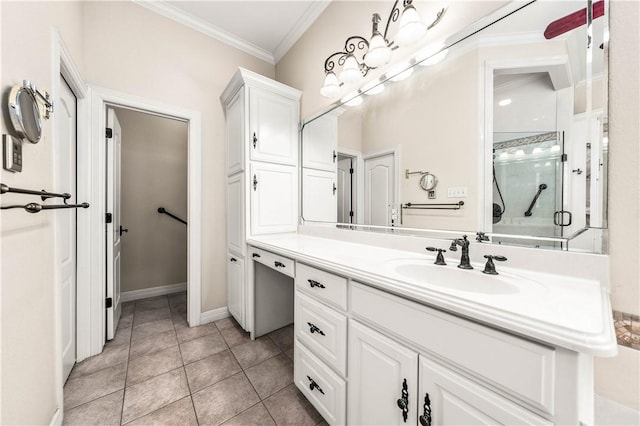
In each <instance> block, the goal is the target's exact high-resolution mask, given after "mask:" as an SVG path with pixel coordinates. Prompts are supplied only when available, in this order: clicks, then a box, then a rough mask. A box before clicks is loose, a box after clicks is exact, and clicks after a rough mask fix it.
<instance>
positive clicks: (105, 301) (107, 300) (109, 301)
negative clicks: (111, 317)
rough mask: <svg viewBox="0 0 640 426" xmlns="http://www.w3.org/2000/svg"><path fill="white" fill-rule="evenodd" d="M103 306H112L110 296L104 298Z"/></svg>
mask: <svg viewBox="0 0 640 426" xmlns="http://www.w3.org/2000/svg"><path fill="white" fill-rule="evenodd" d="M104 306H105V307H106V308H107V309H108V308H111V307H113V299H112V298H111V297H107V298H106V299H105V300H104Z"/></svg>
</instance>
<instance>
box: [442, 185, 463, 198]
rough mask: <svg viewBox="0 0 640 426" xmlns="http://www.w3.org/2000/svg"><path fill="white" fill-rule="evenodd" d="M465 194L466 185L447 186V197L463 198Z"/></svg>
mask: <svg viewBox="0 0 640 426" xmlns="http://www.w3.org/2000/svg"><path fill="white" fill-rule="evenodd" d="M466 196H467V187H466V186H456V187H454V188H447V197H448V198H463V197H466Z"/></svg>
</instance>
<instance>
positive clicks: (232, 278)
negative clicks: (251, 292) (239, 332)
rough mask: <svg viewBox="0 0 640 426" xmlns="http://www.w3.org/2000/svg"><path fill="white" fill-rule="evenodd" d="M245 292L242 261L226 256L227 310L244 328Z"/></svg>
mask: <svg viewBox="0 0 640 426" xmlns="http://www.w3.org/2000/svg"><path fill="white" fill-rule="evenodd" d="M244 306H245V292H244V260H243V259H241V258H240V257H239V256H236V255H234V254H231V253H228V254H227V309H229V313H230V314H231V315H232V316H233V317H234V318H235V319H236V321H238V324H240V326H241V327H242V328H245V325H246V324H245V318H244Z"/></svg>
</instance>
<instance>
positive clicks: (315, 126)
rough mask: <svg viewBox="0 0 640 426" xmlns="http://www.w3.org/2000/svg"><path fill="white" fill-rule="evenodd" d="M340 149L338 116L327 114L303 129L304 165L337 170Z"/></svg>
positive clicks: (330, 170) (312, 167)
mask: <svg viewBox="0 0 640 426" xmlns="http://www.w3.org/2000/svg"><path fill="white" fill-rule="evenodd" d="M337 149H338V117H336V116H335V115H332V114H325V115H323V116H322V117H320V118H317V119H315V120H313V121H312V122H310V123H308V124H306V125H305V126H304V128H303V129H302V167H308V168H311V169H318V170H326V171H329V172H332V171H335V169H336V160H337V155H338V152H337Z"/></svg>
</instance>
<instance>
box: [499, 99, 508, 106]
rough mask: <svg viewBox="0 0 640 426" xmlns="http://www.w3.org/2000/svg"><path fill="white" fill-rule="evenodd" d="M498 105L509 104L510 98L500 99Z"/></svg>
mask: <svg viewBox="0 0 640 426" xmlns="http://www.w3.org/2000/svg"><path fill="white" fill-rule="evenodd" d="M498 105H500V106H507V105H511V99H502V100H501V101H500V102H498Z"/></svg>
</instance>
